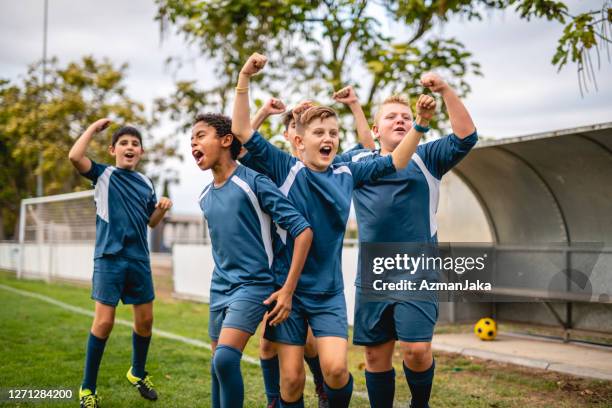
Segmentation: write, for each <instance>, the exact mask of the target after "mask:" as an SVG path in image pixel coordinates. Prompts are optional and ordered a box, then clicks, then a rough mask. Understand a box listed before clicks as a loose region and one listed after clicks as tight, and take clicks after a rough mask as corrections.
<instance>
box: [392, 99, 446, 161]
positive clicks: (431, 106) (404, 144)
mask: <svg viewBox="0 0 612 408" xmlns="http://www.w3.org/2000/svg"><path fill="white" fill-rule="evenodd" d="M435 110H436V100H435V99H434V98H432V97H431V96H429V95H421V96H419V99H418V100H417V103H416V112H417V115H416V119H415V121H414V122H415V123H416V124H417V125H418V126H419V127H424V128H427V127H428V126H429V121H430V119H431V118H432V117H433V114H434V112H435ZM422 136H423V132H420V131H419V130H417V129H415V126H412V127H411V128H410V130H409V131H408V134H407V135H406V136H404V139H402V141H401V143H400V144H399V145H398V146H397V147H396V148H395V150H394V151H393V153H391V157H392V158H393V165H394V166H395V168H396V169H398V170H399V169H403V168H405V167H406V166H407V165H408V163H409V162H410V159H411V158H412V155H413V154H414V152H415V151H416V148H417V146H418V145H419V140H421V137H422Z"/></svg>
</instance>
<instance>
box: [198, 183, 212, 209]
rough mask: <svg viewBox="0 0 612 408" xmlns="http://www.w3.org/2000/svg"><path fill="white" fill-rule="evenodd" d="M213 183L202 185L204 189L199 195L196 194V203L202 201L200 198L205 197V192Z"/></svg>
mask: <svg viewBox="0 0 612 408" xmlns="http://www.w3.org/2000/svg"><path fill="white" fill-rule="evenodd" d="M212 185H213V183H210V184H209V185H207V186H206V187H204V190H203V191H202V192H201V193H200V195H199V196H198V204H199V203H201V202H202V199H203V198H204V197H206V194H207V193H208V192H209V191H210V188H211V187H212Z"/></svg>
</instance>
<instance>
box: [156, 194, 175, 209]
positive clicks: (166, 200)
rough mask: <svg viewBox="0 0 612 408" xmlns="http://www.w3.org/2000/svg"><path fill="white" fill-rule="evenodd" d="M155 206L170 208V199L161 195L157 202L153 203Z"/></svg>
mask: <svg viewBox="0 0 612 408" xmlns="http://www.w3.org/2000/svg"><path fill="white" fill-rule="evenodd" d="M155 208H159V209H160V210H164V211H168V210H169V209H170V208H172V201H170V199H169V198H168V197H161V198H160V199H159V201H158V202H157V204H155Z"/></svg>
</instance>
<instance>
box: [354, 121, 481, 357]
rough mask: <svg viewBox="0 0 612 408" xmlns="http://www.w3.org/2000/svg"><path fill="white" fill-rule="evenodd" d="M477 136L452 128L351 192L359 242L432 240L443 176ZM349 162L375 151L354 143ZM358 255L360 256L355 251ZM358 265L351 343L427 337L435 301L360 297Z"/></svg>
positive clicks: (376, 154) (375, 154)
mask: <svg viewBox="0 0 612 408" xmlns="http://www.w3.org/2000/svg"><path fill="white" fill-rule="evenodd" d="M477 141H478V135H477V134H476V132H474V133H473V134H471V135H469V136H468V137H466V138H464V139H460V138H459V137H457V136H455V135H454V134H451V135H449V136H447V137H443V138H441V139H438V140H435V141H432V142H428V143H423V144H421V145H419V146H418V147H417V150H416V152H415V154H414V155H413V156H412V160H411V161H410V163H409V164H408V166H407V167H406V168H404V169H402V170H399V171H398V172H397V173H395V174H391V175H388V176H385V177H382V178H379V179H378V180H376V181H372V182H366V183H364V185H363V186H361V188H359V189H356V190H355V191H354V192H353V202H354V204H355V212H356V215H357V225H358V230H359V241H360V243H364V242H367V243H371V242H416V243H435V242H437V223H436V211H437V208H438V198H439V190H440V180H441V178H442V176H443V175H444V174H445V173H446V172H448V171H449V170H451V169H452V168H453V167H454V166H455V165H456V164H457V163H459V161H461V159H463V158H464V157H465V156H466V155H467V154H468V153H469V152H470V150H471V149H472V147H473V146H474V145H475V144H476V142H477ZM347 154H348V155H349V156H350V160H351V161H354V162H364V161H365V162H367V161H375V160H377V159H378V158H379V157H380V153H379V152H378V151H372V150H363V149H353V150H351V151H349V152H347ZM360 258H361V257H360ZM360 270H361V268H360V267H358V271H357V280H356V282H355V284H356V286H357V294H356V299H355V319H354V338H353V343H355V344H359V345H374V344H378V343H384V342H386V341H389V340H391V339H398V338H399V339H400V340H402V341H406V342H417V341H426V342H428V341H431V339H432V336H433V330H434V326H435V323H436V321H437V318H438V305H437V302H436V301H435V300H434V301H431V302H430V301H422V300H414V301H405V302H391V301H381V302H369V301H368V302H364V301H361V290H360V285H361V279H360V275H359V274H360Z"/></svg>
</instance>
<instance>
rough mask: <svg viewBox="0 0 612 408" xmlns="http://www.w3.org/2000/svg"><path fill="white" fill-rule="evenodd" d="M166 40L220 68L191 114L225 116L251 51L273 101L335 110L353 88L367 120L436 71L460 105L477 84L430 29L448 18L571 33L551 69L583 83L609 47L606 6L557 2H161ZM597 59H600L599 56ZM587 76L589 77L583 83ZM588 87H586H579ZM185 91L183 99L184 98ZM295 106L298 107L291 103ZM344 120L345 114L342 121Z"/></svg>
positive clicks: (455, 48) (457, 49) (454, 49)
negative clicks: (329, 104) (496, 15)
mask: <svg viewBox="0 0 612 408" xmlns="http://www.w3.org/2000/svg"><path fill="white" fill-rule="evenodd" d="M156 3H157V6H158V13H157V16H156V19H157V20H158V21H159V22H160V27H161V31H162V33H164V32H166V31H167V30H168V29H170V28H172V29H174V30H176V31H177V32H178V33H180V34H182V35H183V36H184V38H185V41H187V42H188V43H189V44H191V45H194V46H196V47H198V48H199V50H200V52H201V54H202V55H204V56H206V57H208V58H213V59H216V60H217V61H218V62H219V63H218V64H217V68H216V75H217V77H218V78H217V81H218V85H217V86H215V87H213V88H211V89H207V90H201V89H196V88H195V86H194V83H183V85H188V86H189V87H190V88H189V89H190V91H191V94H192V95H196V94H200V95H202V98H201V99H200V100H199V102H198V103H196V104H193V105H192V106H196V105H201V106H212V107H214V108H216V109H221V110H225V109H226V108H227V105H228V100H229V98H230V97H231V95H232V90H233V86H234V84H235V83H236V77H237V75H238V72H239V71H240V67H241V65H242V64H243V62H244V61H245V60H246V58H247V57H248V55H250V54H251V53H252V52H253V51H258V52H262V53H264V54H266V55H267V56H268V57H269V67H268V68H266V75H264V76H260V77H257V78H256V80H258V81H259V82H260V85H261V86H262V87H264V88H266V89H268V90H270V92H271V93H272V94H273V95H274V96H279V97H281V98H282V97H283V96H285V97H287V95H308V96H309V97H314V98H323V99H326V100H329V95H331V93H332V91H333V90H337V89H339V88H340V87H341V86H343V85H346V84H348V83H350V82H352V80H353V79H354V78H357V77H358V78H359V83H355V84H353V85H354V86H355V87H356V88H358V93H359V95H360V96H361V98H362V102H363V104H364V110H365V111H366V114H369V113H370V111H371V108H372V105H373V103H374V102H375V101H376V100H377V99H378V98H379V97H380V95H381V94H384V95H387V94H389V93H391V92H402V93H406V94H408V95H410V96H412V97H414V96H416V95H417V94H418V92H421V88H420V87H417V82H418V81H417V79H418V78H419V77H420V76H421V74H422V73H424V72H426V71H429V70H432V69H436V70H439V71H446V72H445V74H446V75H445V76H446V78H447V79H449V80H450V82H451V83H452V85H453V86H454V87H455V88H457V89H459V91H460V93H462V94H463V95H465V94H467V93H468V92H469V91H470V87H469V84H468V83H467V81H466V80H465V78H466V76H467V75H468V74H470V73H471V74H476V75H481V72H480V66H479V65H478V63H477V62H475V61H474V60H473V58H472V54H471V53H470V52H469V51H468V50H466V49H465V47H464V46H463V44H461V43H460V42H459V41H457V40H456V39H455V38H453V37H452V36H451V37H447V38H443V37H441V36H440V35H437V34H436V33H435V32H434V30H432V28H433V27H435V26H436V25H439V24H441V23H444V22H446V21H449V20H450V19H452V18H463V19H465V20H467V21H470V20H474V19H482V18H483V13H484V12H485V11H487V10H492V9H504V8H507V7H513V8H515V10H516V11H517V12H518V13H519V15H520V16H521V17H522V18H525V19H527V20H529V19H532V18H546V19H548V20H554V21H559V22H561V23H564V24H567V25H566V28H565V32H564V35H563V37H562V38H560V39H559V44H558V49H557V53H556V54H555V56H554V58H553V61H552V63H553V64H555V65H556V66H557V67H558V68H559V69H562V68H563V67H564V66H565V65H566V64H567V63H568V61H571V62H573V63H576V64H577V66H578V70H579V72H581V73H582V75H583V77H582V78H583V79H588V78H592V79H593V80H594V75H593V64H592V63H591V57H590V52H591V51H593V50H596V51H597V52H599V47H600V46H607V45H608V44H609V42H610V39H609V35H608V34H609V27H610V25H611V24H612V11H611V9H610V2H609V0H606V1H605V2H604V3H603V6H602V9H601V10H597V11H591V12H587V13H582V14H579V15H576V16H574V15H571V14H570V13H569V11H568V8H567V6H566V5H565V3H563V2H561V1H554V0H481V1H473V0H430V1H425V0H378V1H375V0H338V1H332V0H316V1H304V0H264V1H250V0H211V1H195V0H156ZM377 13H378V14H381V13H384V14H386V15H387V16H388V17H390V18H391V19H392V20H394V21H396V22H397V24H398V30H399V31H400V32H401V33H400V34H398V35H393V34H391V33H388V32H386V31H385V30H384V29H383V27H382V26H381V23H380V22H379V21H378V20H377V19H376V18H375V17H374V16H375V15H376V14H377ZM598 55H599V54H598ZM587 73H588V76H587ZM584 83H586V82H584V81H582V82H581V84H584ZM183 90H185V89H183ZM291 102H295V101H291ZM343 113H348V112H343Z"/></svg>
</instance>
